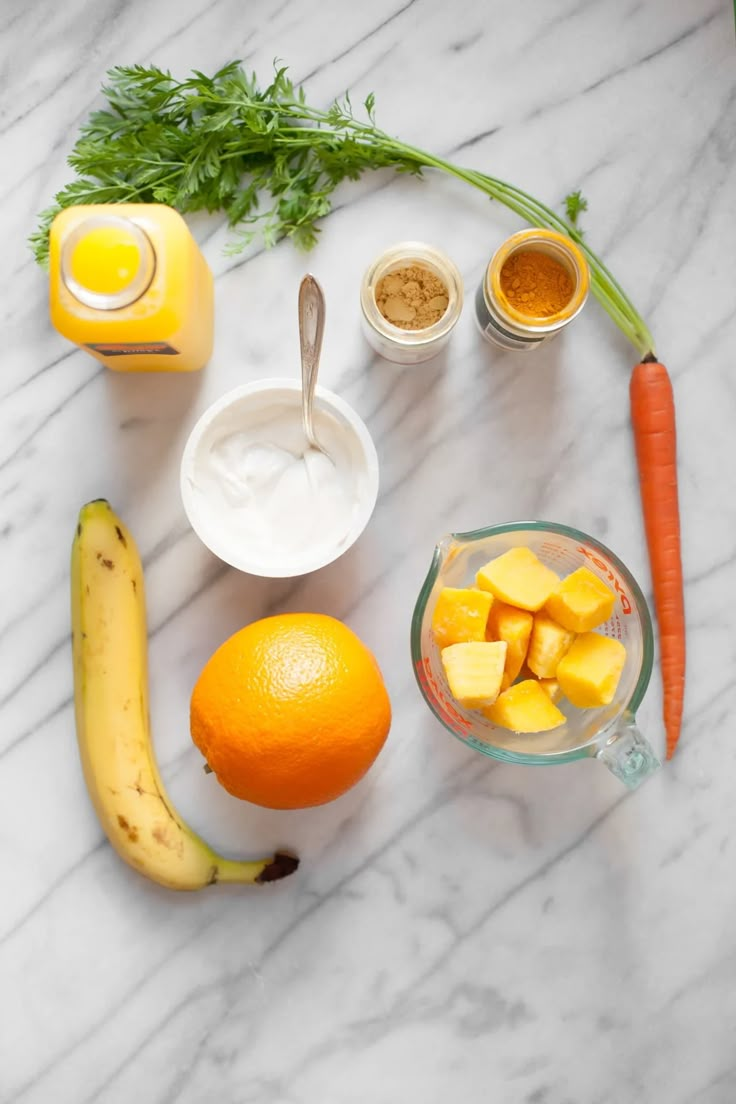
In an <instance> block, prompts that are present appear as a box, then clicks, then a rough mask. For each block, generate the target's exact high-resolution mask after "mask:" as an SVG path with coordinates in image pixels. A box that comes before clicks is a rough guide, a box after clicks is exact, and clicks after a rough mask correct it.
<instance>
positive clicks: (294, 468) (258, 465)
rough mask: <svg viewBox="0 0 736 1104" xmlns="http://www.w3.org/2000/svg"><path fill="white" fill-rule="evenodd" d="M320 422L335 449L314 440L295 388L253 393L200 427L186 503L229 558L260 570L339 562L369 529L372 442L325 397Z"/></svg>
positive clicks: (190, 449) (289, 570) (320, 432)
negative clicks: (368, 450) (368, 453)
mask: <svg viewBox="0 0 736 1104" xmlns="http://www.w3.org/2000/svg"><path fill="white" fill-rule="evenodd" d="M323 394H324V393H323ZM335 398H336V397H335ZM226 399H227V396H226ZM337 401H338V402H339V400H337ZM218 405H219V404H216V407H217V406H218ZM348 409H349V408H348ZM351 414H352V412H351ZM355 417H356V416H355V415H352V418H353V419H355ZM207 418H208V416H207V415H205V417H204V419H202V421H203V422H204V421H206V420H207ZM314 425H315V432H316V434H317V437H318V439H319V441H320V442H321V443H323V444H324V446H325V448H326V449H327V450H328V452H329V454H330V455H329V456H325V455H324V454H323V453H321V452H318V451H317V450H316V449H313V448H310V447H309V446H308V443H307V439H306V437H305V434H304V431H303V429H302V425H301V409H300V393H299V391H298V389H294V388H293V387H292V388H290V389H289V390H284V389H278V388H276V389H273V390H271V391H269V390H268V389H265V390H260V391H257V392H256V393H254V394H250V395H249V396H243V397H242V398H241V399H240V400H239V401H238V400H237V399H236V400H235V401H233V402H232V403H230V404H227V405H225V406H224V407H223V408H221V409H219V410H217V409H215V413H214V416H212V417H211V419H209V420H207V421H206V424H205V425H204V427H202V423H201V422H200V423H199V424H198V426H197V427H195V430H194V431H193V433H192V439H194V440H193V442H192V439H190V443H189V444H188V445H187V449H186V450H185V458H184V462H183V465H182V490H183V492H184V498H185V506H186V508H187V513H188V514H189V516H190V520H191V521H192V524H193V526H194V528H195V529H196V530H197V532H198V533H199V535H200V537H201V538H202V540H204V542H205V543H206V544H207V545H209V547H210V548H211V549H212V550H213V551H214V552H215V553H216V554H217V555H219V556H220V557H221V558H222V559H224V560H226V562H228V563H232V564H234V565H235V566H238V567H242V568H243V569H244V570H252V571H254V572H255V573H257V574H264V575H274V576H276V575H278V576H286V575H292V574H301V573H302V572H304V571H307V570H313V569H314V568H315V567H318V566H321V565H322V564H324V563H329V562H330V561H331V560H334V559H335V558H336V557H337V556H339V555H340V553H341V552H342V551H344V550H345V548H346V547H348V546H349V544H352V542H353V541H354V540H355V539H356V536H357V534H358V532H360V530H362V528H363V526H364V525H365V523H366V521H367V518H368V516H370V512H371V510H372V508H373V503H374V502H375V489H374V490H373V492H372V493H373V498H372V501H371V502H370V505H369V508H368V511H367V514H366V500H367V498H370V495H371V479H370V473H369V472H367V470H366V454H365V442H364V441H361V438H360V435H359V434H356V429H355V427H354V426H353V425H351V424H350V422H348V421H346V420H343V419H342V418H341V417H339V414H336V413H332V412H330V411H328V410H327V409H326V408H325V406H324V403H323V402H319V403H316V404H315V410H314ZM360 425H361V426H362V423H360ZM198 430H201V432H199V433H198ZM362 430H363V433H364V434H365V436H366V437H367V431H366V430H365V427H362ZM368 444H369V445H370V448H371V450H372V443H371V442H370V438H368ZM373 457H374V458H375V451H373ZM374 481H375V472H374ZM364 515H365V516H364ZM244 563H245V564H249V565H255V566H250V567H245V566H244Z"/></svg>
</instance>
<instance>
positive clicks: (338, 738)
mask: <svg viewBox="0 0 736 1104" xmlns="http://www.w3.org/2000/svg"><path fill="white" fill-rule="evenodd" d="M190 724H191V732H192V739H193V740H194V743H195V744H196V745H197V747H198V748H199V750H200V751H201V752H202V754H203V755H204V757H205V759H206V760H207V762H208V764H209V766H210V767H211V768H212V770H213V771H214V773H215V774H216V775H217V778H218V781H219V782H220V783H221V784H222V785H223V786H224V787H225V789H226V790H227V791H228V792H229V793H231V794H233V795H234V796H235V797H240V798H243V799H244V800H246V801H253V802H255V804H256V805H265V806H266V807H267V808H270V809H300V808H305V807H306V806H308V805H322V804H323V803H324V802H325V801H332V799H333V798H335V797H339V795H340V794H342V793H344V792H345V791H346V790H348V789H350V787H351V786H354V785H355V783H356V782H357V781H358V780H359V779H360V778H362V777H363V775H364V774H365V772H366V771H367V770H368V768H369V767H370V766H371V764H372V763H373V761H374V759H375V758H376V756H377V755H378V753H379V751H380V750H381V748H382V747H383V744H384V742H385V740H386V737H387V736H388V730H389V728H390V725H391V703H390V702H389V698H388V693H387V692H386V687H385V686H384V683H383V679H382V677H381V672H380V670H379V668H378V664H377V663H376V661H375V659H374V658H373V655H372V654H371V652H369V651H368V649H367V648H366V646H365V645H364V644H363V643H362V642H361V641H360V640H359V639H358V637H357V636H356V635H355V633H354V632H352V631H351V630H350V629H349V628H348V627H347V625H343V624H342V622H341V621H336V620H335V618H334V617H326V616H325V615H324V614H319V613H287V614H281V615H279V616H277V617H266V618H264V619H263V620H262V621H254V622H253V624H251V625H247V626H246V627H245V628H244V629H241V630H240V632H236V633H235V635H234V636H231V637H230V639H229V640H226V641H225V643H224V644H223V645H221V647H220V648H218V649H217V651H216V652H215V654H214V655H213V656H212V658H211V659H210V660H209V661H208V662H207V664H206V665H205V667H204V669H203V671H202V673H201V674H200V676H199V678H198V680H197V684H196V686H195V687H194V691H193V693H192V701H191V711H190Z"/></svg>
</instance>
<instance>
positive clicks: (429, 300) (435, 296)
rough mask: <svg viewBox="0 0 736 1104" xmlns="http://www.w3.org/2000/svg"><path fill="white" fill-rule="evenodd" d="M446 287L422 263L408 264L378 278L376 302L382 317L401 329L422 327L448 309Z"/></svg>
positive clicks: (438, 318) (431, 323)
mask: <svg viewBox="0 0 736 1104" xmlns="http://www.w3.org/2000/svg"><path fill="white" fill-rule="evenodd" d="M448 303H449V296H448V293H447V288H446V286H445V284H443V282H442V280H440V278H439V277H438V276H435V274H434V272H430V270H429V269H428V268H424V267H423V266H422V265H407V267H406V268H398V269H396V271H394V272H389V273H388V275H386V276H384V277H383V278H382V279H381V280H379V281H378V285H377V287H376V306H377V307H378V309H379V311H380V312H381V314H382V315H383V317H384V318H385V319H386V320H387V321H388V322H391V323H392V324H393V325H394V326H398V327H399V328H400V329H402V330H425V329H426V328H427V327H428V326H433V325H434V324H435V322H439V320H440V318H441V317H442V315H443V314H444V313H445V311H446V310H447V304H448Z"/></svg>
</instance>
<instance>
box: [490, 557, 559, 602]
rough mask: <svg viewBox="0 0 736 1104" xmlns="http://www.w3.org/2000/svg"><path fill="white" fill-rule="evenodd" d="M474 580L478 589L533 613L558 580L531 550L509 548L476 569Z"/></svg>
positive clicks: (557, 576) (546, 597)
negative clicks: (478, 569)
mask: <svg viewBox="0 0 736 1104" xmlns="http://www.w3.org/2000/svg"><path fill="white" fill-rule="evenodd" d="M475 581H476V583H477V584H478V586H479V587H480V588H481V590H490V592H491V594H493V595H494V597H496V598H499V599H500V600H501V601H502V602H506V603H507V604H508V605H510V606H518V607H519V609H524V610H531V612H532V613H536V612H537V610H539V609H541V608H542V606H543V605H544V603H545V602H546V601H547V599H548V598H549V596H550V594H551V593H552V591H553V590H554V589H555V587H556V586H557V584H558V583H559V581H560V577H559V575H555V573H554V571H552V570H550V568H548V567H545V566H544V564H543V563H542V562H541V561H540V560H538V559H537V557H536V556H535V555H534V553H533V552H532V550H531V548H510V549H509V550H508V552H504V553H503V555H501V556H496V558H495V560H490V562H489V563H487V564H486V565H485V566H484V567H482V568H481V569H480V571H479V572H478V574H477V575H476V577H475Z"/></svg>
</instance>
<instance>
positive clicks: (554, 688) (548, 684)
mask: <svg viewBox="0 0 736 1104" xmlns="http://www.w3.org/2000/svg"><path fill="white" fill-rule="evenodd" d="M539 685H540V686H541V687H542V689H543V690H544V692H545V694H546V695H547V697H548V698H549V700H550V701H551V702H555V703H556V702H558V701H559V700H560V698H561V697H562V689H561V688H560V684H559V682H558V681H557V679H556V678H540V680H539Z"/></svg>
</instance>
